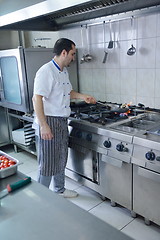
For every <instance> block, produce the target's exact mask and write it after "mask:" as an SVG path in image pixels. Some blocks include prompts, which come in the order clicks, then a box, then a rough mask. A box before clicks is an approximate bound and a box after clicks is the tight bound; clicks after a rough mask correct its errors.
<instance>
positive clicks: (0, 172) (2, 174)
mask: <svg viewBox="0 0 160 240" xmlns="http://www.w3.org/2000/svg"><path fill="white" fill-rule="evenodd" d="M0 156H5V157H7V158H8V159H10V160H13V161H15V162H16V164H15V165H13V166H10V167H7V168H5V169H0V178H6V177H8V176H11V175H13V174H15V173H16V172H17V167H18V165H19V161H18V160H17V159H15V158H13V157H11V156H10V155H8V154H6V153H5V152H2V151H0Z"/></svg>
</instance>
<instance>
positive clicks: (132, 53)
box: [127, 17, 136, 56]
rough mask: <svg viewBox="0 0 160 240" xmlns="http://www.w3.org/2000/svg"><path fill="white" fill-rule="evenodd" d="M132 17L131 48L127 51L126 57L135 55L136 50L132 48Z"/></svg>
mask: <svg viewBox="0 0 160 240" xmlns="http://www.w3.org/2000/svg"><path fill="white" fill-rule="evenodd" d="M133 28H134V26H133V17H131V31H132V32H131V47H130V48H129V49H128V51H127V55H129V56H132V55H134V54H135V53H136V48H135V47H134V46H133V30H134V29H133Z"/></svg>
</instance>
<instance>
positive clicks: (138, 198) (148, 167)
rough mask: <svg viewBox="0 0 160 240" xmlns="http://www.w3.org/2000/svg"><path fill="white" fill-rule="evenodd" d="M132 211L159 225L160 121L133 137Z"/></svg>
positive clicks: (147, 222)
mask: <svg viewBox="0 0 160 240" xmlns="http://www.w3.org/2000/svg"><path fill="white" fill-rule="evenodd" d="M133 144H134V148H133V156H132V159H131V162H132V163H133V211H134V212H135V213H137V214H140V215H141V216H143V217H144V219H145V223H146V224H150V221H152V222H155V223H156V224H158V225H160V207H159V204H160V123H159V126H156V127H153V128H152V129H151V130H149V131H145V132H144V133H141V134H137V135H136V136H135V137H134V142H133Z"/></svg>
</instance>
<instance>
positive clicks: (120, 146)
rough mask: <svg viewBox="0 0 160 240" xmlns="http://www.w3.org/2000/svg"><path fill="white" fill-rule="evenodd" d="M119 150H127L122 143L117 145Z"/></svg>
mask: <svg viewBox="0 0 160 240" xmlns="http://www.w3.org/2000/svg"><path fill="white" fill-rule="evenodd" d="M116 149H117V151H119V152H125V151H124V150H125V149H126V148H125V147H124V145H123V144H122V143H119V144H117V146H116Z"/></svg>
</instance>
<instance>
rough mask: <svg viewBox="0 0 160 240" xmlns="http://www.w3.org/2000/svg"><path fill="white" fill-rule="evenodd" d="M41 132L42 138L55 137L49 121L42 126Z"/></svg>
mask: <svg viewBox="0 0 160 240" xmlns="http://www.w3.org/2000/svg"><path fill="white" fill-rule="evenodd" d="M40 133H41V138H42V139H44V140H51V139H52V138H53V134H52V132H51V129H50V127H49V126H48V124H47V123H46V124H44V125H42V126H41V127H40Z"/></svg>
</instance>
